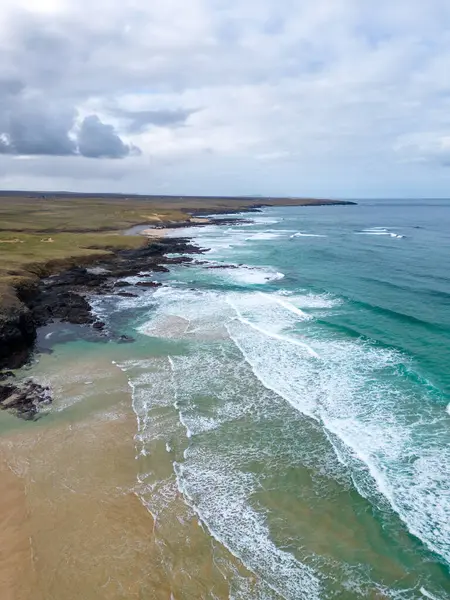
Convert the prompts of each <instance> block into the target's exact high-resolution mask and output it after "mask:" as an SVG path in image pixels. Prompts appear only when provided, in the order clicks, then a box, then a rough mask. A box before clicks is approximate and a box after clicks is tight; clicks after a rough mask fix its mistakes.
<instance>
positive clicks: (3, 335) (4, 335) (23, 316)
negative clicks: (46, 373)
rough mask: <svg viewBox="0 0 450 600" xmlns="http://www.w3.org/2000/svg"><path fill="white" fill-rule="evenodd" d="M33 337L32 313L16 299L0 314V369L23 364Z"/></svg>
mask: <svg viewBox="0 0 450 600" xmlns="http://www.w3.org/2000/svg"><path fill="white" fill-rule="evenodd" d="M35 339H36V325H35V323H34V320H33V316H32V313H31V311H30V310H29V309H28V308H27V307H26V306H25V305H24V304H22V303H21V302H20V301H18V300H17V301H16V302H15V303H14V304H12V305H11V306H10V307H8V308H7V309H6V310H5V311H4V312H3V313H2V314H0V369H5V368H6V369H17V368H18V367H21V366H22V365H23V364H25V363H26V362H27V360H28V359H29V356H30V350H31V347H32V346H33V343H34V341H35Z"/></svg>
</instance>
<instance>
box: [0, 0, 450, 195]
mask: <svg viewBox="0 0 450 600" xmlns="http://www.w3.org/2000/svg"><path fill="white" fill-rule="evenodd" d="M1 8H2V11H1V14H0V54H1V55H0V188H4V189H54V190H62V189H65V190H79V191H105V192H107V191H112V192H125V193H126V192H136V193H167V194H171V193H175V194H181V193H190V194H200V193H203V194H267V195H274V194H277V195H284V194H287V195H309V196H326V197H336V198H346V197H347V198H352V197H353V198H355V197H356V198H357V197H367V196H368V197H383V196H387V197H389V196H390V197H398V196H410V197H412V196H414V197H417V196H428V197H430V196H444V197H445V196H450V2H449V1H448V0H427V1H425V0H395V1H394V0H151V1H149V0H122V1H120V2H119V1H117V0H89V1H88V0H39V1H38V0H2V2H1Z"/></svg>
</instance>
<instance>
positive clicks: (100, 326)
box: [92, 321, 106, 331]
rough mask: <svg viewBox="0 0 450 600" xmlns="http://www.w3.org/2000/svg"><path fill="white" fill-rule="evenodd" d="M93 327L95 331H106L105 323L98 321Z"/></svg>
mask: <svg viewBox="0 0 450 600" xmlns="http://www.w3.org/2000/svg"><path fill="white" fill-rule="evenodd" d="M92 327H93V328H94V329H98V330H99V331H101V330H102V329H105V327H106V323H104V322H103V321H96V322H95V323H94V324H93V325H92Z"/></svg>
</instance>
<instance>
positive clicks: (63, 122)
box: [5, 109, 76, 156]
mask: <svg viewBox="0 0 450 600" xmlns="http://www.w3.org/2000/svg"><path fill="white" fill-rule="evenodd" d="M74 118H75V113H74V111H62V112H59V113H58V112H50V113H48V112H47V113H46V112H40V111H36V110H23V109H22V110H21V109H19V110H18V111H16V112H13V113H12V114H11V116H10V118H9V122H8V129H7V131H6V132H5V134H6V136H7V139H8V141H9V144H8V147H9V150H10V153H12V154H27V155H55V156H67V155H70V154H75V152H76V146H75V143H74V141H73V140H72V139H71V138H70V137H69V131H70V130H71V129H72V127H73V124H74Z"/></svg>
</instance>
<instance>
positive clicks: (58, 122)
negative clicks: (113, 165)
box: [0, 102, 140, 158]
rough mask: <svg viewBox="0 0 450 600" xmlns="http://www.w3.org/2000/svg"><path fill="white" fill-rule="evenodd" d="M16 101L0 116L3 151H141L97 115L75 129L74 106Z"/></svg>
mask: <svg viewBox="0 0 450 600" xmlns="http://www.w3.org/2000/svg"><path fill="white" fill-rule="evenodd" d="M16 104H18V105H17V106H14V103H13V105H12V106H10V107H9V109H8V111H5V113H4V114H3V115H2V117H1V118H0V153H1V154H15V155H27V156H33V155H34V156H71V155H72V156H74V155H81V156H85V157H88V158H125V157H126V156H129V155H130V154H138V153H139V152H140V151H139V149H138V148H136V147H135V146H132V145H128V144H125V143H124V142H123V141H122V139H121V138H120V136H119V135H118V134H117V132H116V131H115V130H114V127H113V126H112V125H108V124H106V123H103V122H102V121H101V120H100V119H99V117H98V116H97V115H90V116H88V117H86V118H85V119H84V120H83V121H82V123H81V126H80V127H79V128H78V129H76V128H75V119H76V111H75V110H74V109H65V110H64V109H58V108H55V107H51V106H50V107H44V106H42V105H39V103H36V104H34V103H30V102H26V103H24V104H23V105H20V103H16Z"/></svg>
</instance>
